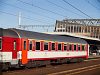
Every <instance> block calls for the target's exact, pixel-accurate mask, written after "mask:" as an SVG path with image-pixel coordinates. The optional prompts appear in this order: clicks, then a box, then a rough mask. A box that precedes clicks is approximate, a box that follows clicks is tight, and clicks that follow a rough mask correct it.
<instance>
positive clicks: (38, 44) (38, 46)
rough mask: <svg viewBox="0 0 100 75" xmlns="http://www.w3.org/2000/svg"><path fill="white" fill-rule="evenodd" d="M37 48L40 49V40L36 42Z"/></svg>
mask: <svg viewBox="0 0 100 75" xmlns="http://www.w3.org/2000/svg"><path fill="white" fill-rule="evenodd" d="M36 50H40V42H36Z"/></svg>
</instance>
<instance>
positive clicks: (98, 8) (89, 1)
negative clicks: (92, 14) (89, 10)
mask: <svg viewBox="0 0 100 75" xmlns="http://www.w3.org/2000/svg"><path fill="white" fill-rule="evenodd" d="M85 1H87V3H89V4H90V5H91V6H93V7H94V8H96V9H97V10H100V8H97V7H96V6H95V5H93V4H92V3H91V2H90V1H89V0H85Z"/></svg>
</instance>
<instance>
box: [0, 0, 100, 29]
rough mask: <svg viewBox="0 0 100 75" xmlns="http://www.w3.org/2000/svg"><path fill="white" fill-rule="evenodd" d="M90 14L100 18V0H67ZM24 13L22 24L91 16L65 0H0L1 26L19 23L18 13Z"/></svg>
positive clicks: (12, 25)
mask: <svg viewBox="0 0 100 75" xmlns="http://www.w3.org/2000/svg"><path fill="white" fill-rule="evenodd" d="M65 1H67V2H69V3H70V4H72V5H73V6H75V7H76V8H78V9H79V10H81V11H82V12H84V13H85V14H87V15H89V16H90V17H92V18H99V19H100V0H65ZM19 12H21V13H22V18H21V24H22V25H54V24H55V22H56V20H63V19H65V18H68V19H71V18H72V19H76V18H82V19H85V18H89V17H88V16H86V15H84V14H82V13H81V12H79V11H78V10H76V9H75V8H73V7H72V6H70V5H69V4H67V3H65V2H64V1H63V0H0V27H2V28H13V27H17V25H18V13H19Z"/></svg>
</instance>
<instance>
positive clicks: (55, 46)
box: [0, 29, 88, 69]
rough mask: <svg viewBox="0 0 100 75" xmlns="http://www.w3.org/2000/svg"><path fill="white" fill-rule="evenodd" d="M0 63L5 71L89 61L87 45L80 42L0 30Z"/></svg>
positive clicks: (47, 35)
mask: <svg viewBox="0 0 100 75" xmlns="http://www.w3.org/2000/svg"><path fill="white" fill-rule="evenodd" d="M0 31H1V32H0V63H1V64H3V68H4V69H8V68H10V67H17V68H18V67H20V66H26V67H28V68H30V67H34V66H39V65H46V64H50V63H65V62H67V61H71V60H72V59H77V60H78V59H86V58H88V44H87V43H86V42H85V41H84V40H82V39H79V38H73V37H64V36H57V35H49V34H43V33H37V32H30V31H24V30H19V29H0Z"/></svg>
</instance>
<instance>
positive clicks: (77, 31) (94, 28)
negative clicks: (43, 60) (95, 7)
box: [51, 19, 100, 53]
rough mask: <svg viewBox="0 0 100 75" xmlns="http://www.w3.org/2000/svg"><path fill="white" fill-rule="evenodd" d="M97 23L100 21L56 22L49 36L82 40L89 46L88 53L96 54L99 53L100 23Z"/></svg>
mask: <svg viewBox="0 0 100 75" xmlns="http://www.w3.org/2000/svg"><path fill="white" fill-rule="evenodd" d="M98 22H100V19H98V20H95V19H93V20H91V19H88V20H87V19H78V21H77V20H73V19H72V20H67V19H66V20H62V21H58V20H56V24H55V30H54V32H53V33H51V34H57V35H61V36H72V37H78V38H82V39H84V40H86V41H87V42H88V44H89V45H90V46H89V49H90V53H91V52H92V53H98V52H100V23H98ZM95 23H96V24H97V25H95Z"/></svg>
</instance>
